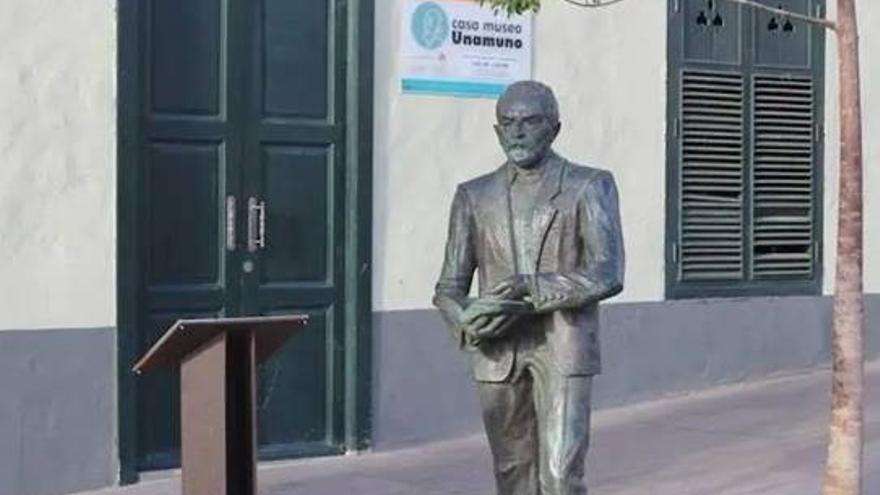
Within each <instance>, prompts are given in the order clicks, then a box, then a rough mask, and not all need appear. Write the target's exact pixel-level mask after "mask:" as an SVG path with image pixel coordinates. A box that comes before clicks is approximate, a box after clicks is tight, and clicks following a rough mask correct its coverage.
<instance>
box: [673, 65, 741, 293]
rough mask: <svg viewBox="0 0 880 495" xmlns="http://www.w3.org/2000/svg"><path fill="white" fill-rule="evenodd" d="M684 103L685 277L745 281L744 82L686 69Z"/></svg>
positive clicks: (730, 76)
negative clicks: (743, 279)
mask: <svg viewBox="0 0 880 495" xmlns="http://www.w3.org/2000/svg"><path fill="white" fill-rule="evenodd" d="M682 84H683V86H682V105H681V112H682V115H681V140H682V148H681V152H682V157H681V158H682V159H681V170H680V177H681V184H680V191H681V222H682V224H681V230H680V235H681V238H680V240H679V242H680V244H679V245H680V246H681V263H680V267H681V268H680V269H681V279H682V280H731V279H736V280H738V279H742V278H743V168H744V167H743V154H744V153H743V147H744V143H743V112H744V110H743V107H744V105H743V99H744V95H743V78H742V76H741V75H739V74H724V73H714V72H696V71H686V72H685V73H684V74H683V79H682Z"/></svg>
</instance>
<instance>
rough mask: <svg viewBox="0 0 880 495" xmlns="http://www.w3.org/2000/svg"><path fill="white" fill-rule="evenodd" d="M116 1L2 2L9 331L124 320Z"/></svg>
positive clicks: (2, 285) (4, 298)
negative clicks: (120, 310)
mask: <svg viewBox="0 0 880 495" xmlns="http://www.w3.org/2000/svg"><path fill="white" fill-rule="evenodd" d="M115 5H116V2H115V1H114V0H88V1H82V0H53V1H51V2H46V1H37V2H34V1H28V0H2V1H0V11H2V12H3V15H0V46H3V50H2V51H0V115H2V118H0V330H6V329H12V330H23V329H35V328H75V327H112V326H115V324H116V311H115V307H116V278H115V277H116V272H115V265H116V236H115V229H116V225H115V223H116V104H115V100H116V98H115V95H116V87H115V86H116V9H115Z"/></svg>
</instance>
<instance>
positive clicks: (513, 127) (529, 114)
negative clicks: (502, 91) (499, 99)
mask: <svg viewBox="0 0 880 495" xmlns="http://www.w3.org/2000/svg"><path fill="white" fill-rule="evenodd" d="M495 132H496V133H497V134H498V141H499V142H500V143H501V147H502V148H503V149H504V153H505V154H507V158H508V160H510V161H511V162H512V163H513V164H514V165H516V166H517V167H522V168H532V167H534V166H536V165H537V164H539V163H541V161H542V160H543V159H544V157H545V156H547V153H549V152H550V145H552V144H553V140H554V139H556V135H557V134H559V122H555V121H553V119H551V118H550V117H549V116H548V111H547V109H545V108H544V107H543V105H541V102H540V101H539V99H538V98H529V99H525V98H523V99H518V100H514V101H512V102H510V103H509V104H505V105H503V106H502V107H501V108H499V109H498V123H497V124H496V125H495Z"/></svg>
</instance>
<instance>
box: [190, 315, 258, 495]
mask: <svg viewBox="0 0 880 495" xmlns="http://www.w3.org/2000/svg"><path fill="white" fill-rule="evenodd" d="M255 343H256V340H255V336H254V333H253V332H252V331H247V332H238V333H222V334H220V335H218V336H216V337H215V338H213V339H212V340H210V341H208V342H206V343H205V344H204V345H203V346H202V347H201V348H200V349H198V350H197V351H196V352H193V353H192V354H190V355H189V356H188V357H187V358H186V359H184V361H183V363H182V364H181V372H180V389H181V404H180V405H181V436H182V438H181V444H182V445H181V447H182V448H181V451H182V452H181V463H182V467H183V495H255V494H256V492H257V490H256V472H255V471H256V450H257V449H256V442H257V439H256V424H255V421H256V415H255V407H256V389H257V387H256V369H255V368H256V364H255V363H256V345H255ZM221 466H222V467H223V468H222V469H218V468H219V467H221Z"/></svg>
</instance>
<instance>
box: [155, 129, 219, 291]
mask: <svg viewBox="0 0 880 495" xmlns="http://www.w3.org/2000/svg"><path fill="white" fill-rule="evenodd" d="M148 153H149V163H150V167H149V169H148V170H147V174H148V175H149V177H148V179H147V187H148V188H149V190H150V191H162V195H161V196H153V197H151V198H149V199H148V202H149V205H150V208H149V235H150V238H151V242H150V246H149V248H150V251H149V252H150V272H149V281H150V284H151V285H179V284H218V283H219V277H220V275H221V267H220V260H221V259H222V253H221V252H220V249H218V246H219V245H220V236H221V235H222V232H221V229H222V220H221V218H220V216H219V215H218V214H217V205H218V204H220V202H221V200H220V193H221V190H220V185H221V184H222V182H223V181H222V179H221V177H220V175H221V174H222V171H223V166H222V163H221V157H222V156H223V147H222V146H218V145H216V144H211V143H169V142H153V143H152V144H151V145H150V150H149V151H148Z"/></svg>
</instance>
